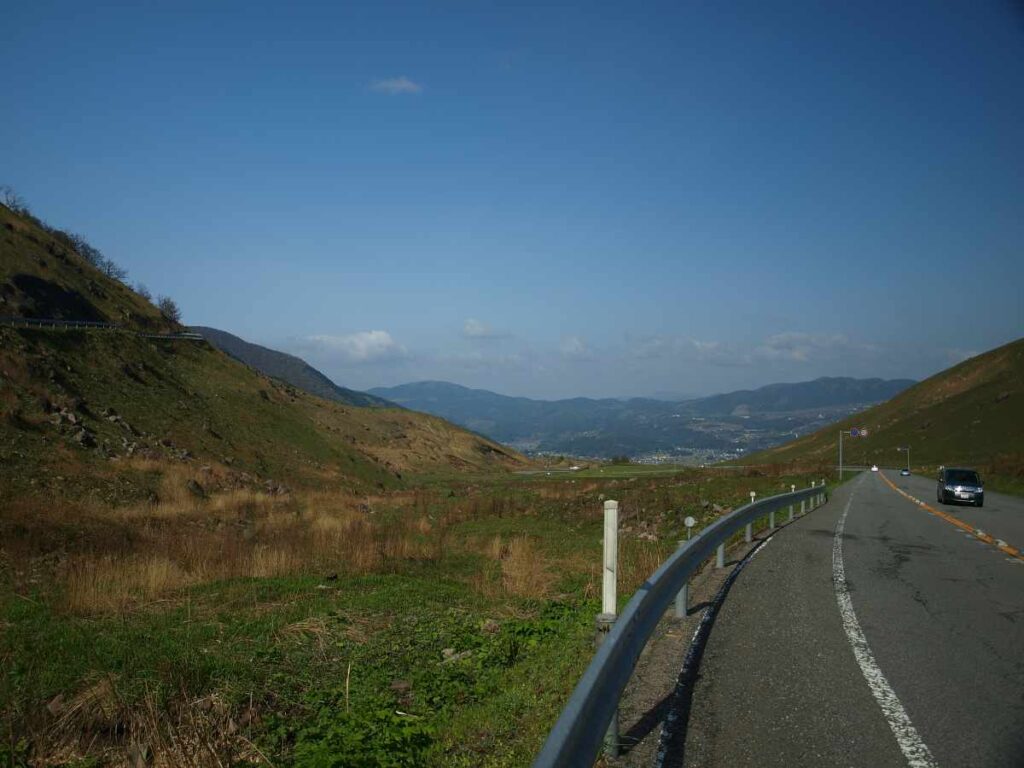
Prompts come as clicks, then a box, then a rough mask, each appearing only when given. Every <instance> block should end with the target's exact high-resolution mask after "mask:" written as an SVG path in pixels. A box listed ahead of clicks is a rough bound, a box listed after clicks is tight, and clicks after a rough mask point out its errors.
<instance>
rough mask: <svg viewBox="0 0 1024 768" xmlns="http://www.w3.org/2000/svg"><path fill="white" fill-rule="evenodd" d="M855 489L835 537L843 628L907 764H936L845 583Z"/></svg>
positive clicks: (930, 767) (921, 767)
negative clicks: (845, 544)
mask: <svg viewBox="0 0 1024 768" xmlns="http://www.w3.org/2000/svg"><path fill="white" fill-rule="evenodd" d="M854 494H855V491H851V493H850V498H849V499H847V500H846V506H845V507H844V508H843V514H842V515H841V516H840V517H839V522H838V523H836V532H835V537H834V538H833V540H832V582H833V584H834V585H835V590H836V602H837V603H838V604H839V614H840V616H842V619H843V629H844V630H846V637H847V638H848V639H849V641H850V645H851V646H852V647H853V655H854V657H855V658H856V659H857V664H858V665H859V666H860V671H861V672H862V673H863V674H864V679H865V680H866V681H867V684H868V687H869V688H870V689H871V693H872V695H873V696H874V697H875V701H877V702H878V706H879V707H881V709H882V715H884V716H885V719H886V721H887V722H888V723H889V728H890V729H892V733H893V735H894V736H895V737H896V743H897V744H899V747H900V750H901V751H902V752H903V756H904V757H905V758H906V759H907V765H909V766H910V767H911V768H937V767H938V763H936V762H935V758H934V757H932V753H931V751H930V750H929V749H928V747H927V745H926V744H925V743H924V742H923V741H922V740H921V737H920V736H919V735H918V733H917V729H916V728H914V725H913V723H911V722H910V718H909V717H908V716H907V711H906V710H905V709H904V708H903V704H902V703H900V700H899V699H898V698H897V696H896V692H895V691H893V689H892V686H891V685H889V681H888V680H886V679H885V675H884V674H882V670H881V669H879V667H878V664H877V663H876V662H875V656H874V654H873V653H872V652H871V646H869V645H868V639H867V637H866V636H865V635H864V630H862V629H861V626H860V622H859V621H858V620H857V614H856V613H854V611H853V602H852V601H851V600H850V590H849V588H848V587H847V585H846V570H845V569H844V567H843V530H844V528H845V527H846V515H847V513H849V511H850V504H851V503H853V497H854Z"/></svg>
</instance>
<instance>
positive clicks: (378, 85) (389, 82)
mask: <svg viewBox="0 0 1024 768" xmlns="http://www.w3.org/2000/svg"><path fill="white" fill-rule="evenodd" d="M370 90H371V91H377V92H378V93H388V94H391V95H392V96H397V95H400V94H403V93H419V92H420V91H422V90H423V86H421V85H420V84H419V83H415V82H413V81H412V80H410V79H409V78H408V77H405V76H404V75H403V76H402V77H390V78H386V79H382V80H374V81H373V82H372V83H370Z"/></svg>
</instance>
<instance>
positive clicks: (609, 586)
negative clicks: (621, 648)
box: [594, 500, 619, 757]
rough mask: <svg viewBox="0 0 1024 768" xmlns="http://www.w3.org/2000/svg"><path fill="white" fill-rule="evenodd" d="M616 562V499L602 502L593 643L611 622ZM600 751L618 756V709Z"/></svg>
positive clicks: (604, 635) (614, 608) (599, 640)
mask: <svg viewBox="0 0 1024 768" xmlns="http://www.w3.org/2000/svg"><path fill="white" fill-rule="evenodd" d="M618 565H619V502H617V501H611V500H609V501H606V502H605V503H604V567H603V569H602V570H603V578H602V582H601V613H599V614H598V615H597V626H596V629H597V632H596V635H595V638H594V645H595V647H596V646H600V645H601V643H603V642H604V641H605V639H606V638H607V637H608V633H609V632H611V630H612V626H613V625H614V624H615V614H616V612H617V610H618V608H617V606H616V589H617V587H618V584H617V576H618ZM604 752H605V754H606V755H607V756H608V757H618V756H619V711H618V709H616V710H615V714H613V715H612V720H611V722H610V723H608V730H607V731H606V732H605V735H604Z"/></svg>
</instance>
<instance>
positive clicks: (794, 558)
mask: <svg viewBox="0 0 1024 768" xmlns="http://www.w3.org/2000/svg"><path fill="white" fill-rule="evenodd" d="M887 474H888V475H889V476H890V478H891V479H892V480H893V482H894V483H896V484H897V485H900V486H902V487H903V488H904V489H905V490H907V491H908V492H909V493H911V494H913V495H914V496H916V497H917V498H918V499H920V500H922V501H925V502H927V503H929V504H930V505H931V506H937V505H936V504H935V483H934V481H932V480H928V479H925V478H913V477H911V478H900V477H899V476H898V475H897V474H896V473H893V472H889V473H887ZM986 495H987V496H988V498H986V501H985V507H984V508H983V509H980V510H978V509H973V508H969V507H945V506H943V507H939V508H940V509H942V510H943V511H945V512H948V513H951V514H953V515H956V516H957V517H960V518H961V519H963V520H965V521H967V522H970V523H972V524H974V525H975V526H976V527H978V528H981V529H983V530H985V531H986V532H989V533H991V534H992V535H993V536H997V537H999V538H1002V539H1004V540H1006V541H1007V542H1008V543H1010V544H1012V545H1014V546H1016V547H1024V502H1022V501H1021V500H1017V499H1012V498H1010V497H1003V496H999V495H997V494H986ZM837 528H838V529H839V531H840V532H841V533H840V535H839V536H838V537H837V535H836V534H837ZM668 757H669V759H667V760H666V761H665V764H666V765H672V764H677V765H678V764H680V763H681V762H685V764H686V765H694V766H696V765H702V766H818V765H836V766H872V767H874V766H908V765H910V766H922V767H925V768H927V767H928V766H948V767H949V768H953V767H954V766H956V767H959V766H1024V562H1022V561H1021V560H1019V559H1016V558H1014V557H1009V556H1007V555H1006V554H1005V553H1003V552H1000V551H999V550H997V549H996V548H994V547H993V546H991V545H990V544H986V543H983V542H981V541H978V540H977V539H976V538H974V537H973V536H970V535H969V534H967V533H965V532H964V531H962V530H960V529H958V528H956V527H954V526H953V525H950V523H948V522H946V521H945V520H942V519H940V518H939V517H937V516H935V515H933V514H930V513H929V512H928V511H926V510H924V509H922V508H921V507H919V506H917V505H916V504H914V503H913V502H911V501H909V500H907V499H906V498H904V497H903V496H901V495H900V494H898V493H897V492H896V491H894V490H893V489H892V488H890V487H889V486H888V485H887V484H886V483H885V482H884V481H883V478H882V477H881V476H880V475H879V474H875V473H871V472H867V473H864V474H862V475H861V476H860V477H858V478H856V479H855V480H853V481H851V482H849V483H847V484H846V485H844V486H842V487H841V488H839V489H838V490H837V491H836V493H835V494H834V496H833V498H832V499H831V501H830V502H829V504H828V505H826V506H825V507H823V508H821V509H820V510H818V511H816V512H815V513H813V514H811V515H808V516H807V517H805V518H802V519H799V520H797V521H796V522H795V523H794V524H792V525H791V526H789V527H787V528H786V529H784V530H782V531H780V532H779V533H778V534H776V535H775V536H774V537H773V538H772V540H771V541H770V542H769V544H768V545H766V547H765V549H764V551H763V552H762V553H761V555H760V556H759V557H758V558H756V559H755V560H753V561H752V562H751V563H750V564H749V566H748V567H747V569H746V570H745V571H744V573H743V574H742V575H741V576H740V578H739V579H738V580H737V581H736V583H735V585H734V587H733V589H732V591H731V593H730V594H729V596H728V598H727V599H726V601H725V603H724V605H723V607H722V610H721V613H720V614H719V616H718V618H717V620H716V622H715V625H714V628H713V630H712V632H711V636H710V639H709V641H708V645H707V649H706V652H705V655H704V658H703V661H702V663H701V668H700V677H699V679H698V681H697V683H696V687H695V690H694V696H693V709H692V711H691V713H690V714H689V723H688V728H687V735H686V740H685V751H684V754H683V755H679V754H675V755H669V756H668Z"/></svg>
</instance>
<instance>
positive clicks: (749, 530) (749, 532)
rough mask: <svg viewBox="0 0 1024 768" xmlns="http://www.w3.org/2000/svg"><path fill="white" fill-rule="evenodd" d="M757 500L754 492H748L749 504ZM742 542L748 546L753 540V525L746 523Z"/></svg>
mask: <svg viewBox="0 0 1024 768" xmlns="http://www.w3.org/2000/svg"><path fill="white" fill-rule="evenodd" d="M756 498H757V493H756V492H754V491H751V492H750V503H751V504H753V503H754V499H756ZM743 540H744V541H745V542H747V544H749V543H750V542H752V541H753V540H754V524H753V523H747V527H746V530H745V531H744V532H743Z"/></svg>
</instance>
